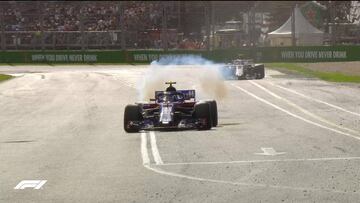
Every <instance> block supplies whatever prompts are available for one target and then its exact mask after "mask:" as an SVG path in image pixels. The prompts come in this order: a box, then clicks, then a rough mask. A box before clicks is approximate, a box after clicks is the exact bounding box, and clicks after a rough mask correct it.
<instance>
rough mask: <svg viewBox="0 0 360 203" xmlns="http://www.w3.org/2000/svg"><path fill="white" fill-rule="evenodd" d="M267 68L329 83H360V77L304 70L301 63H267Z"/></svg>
mask: <svg viewBox="0 0 360 203" xmlns="http://www.w3.org/2000/svg"><path fill="white" fill-rule="evenodd" d="M265 66H266V67H268V68H273V69H277V70H288V71H291V72H297V73H300V74H302V75H306V76H310V77H316V78H319V79H322V80H325V81H329V82H351V83H360V76H356V75H345V74H342V73H334V72H322V71H314V70H310V69H307V68H304V67H303V66H301V64H299V63H266V64H265Z"/></svg>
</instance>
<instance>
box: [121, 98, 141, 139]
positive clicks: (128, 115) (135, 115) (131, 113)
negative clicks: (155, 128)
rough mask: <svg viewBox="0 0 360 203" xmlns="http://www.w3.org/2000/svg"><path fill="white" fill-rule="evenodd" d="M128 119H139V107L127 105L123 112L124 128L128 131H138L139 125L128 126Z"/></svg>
mask: <svg viewBox="0 0 360 203" xmlns="http://www.w3.org/2000/svg"><path fill="white" fill-rule="evenodd" d="M130 121H141V114H140V107H139V106H138V105H130V104H129V105H127V106H126V107H125V112H124V130H125V131H126V132H128V133H136V132H139V130H140V127H138V126H130V125H129V122H130Z"/></svg>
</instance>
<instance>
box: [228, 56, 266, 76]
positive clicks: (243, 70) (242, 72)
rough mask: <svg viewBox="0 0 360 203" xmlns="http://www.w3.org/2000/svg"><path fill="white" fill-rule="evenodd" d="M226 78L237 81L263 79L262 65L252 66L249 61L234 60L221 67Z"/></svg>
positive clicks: (252, 63)
mask: <svg viewBox="0 0 360 203" xmlns="http://www.w3.org/2000/svg"><path fill="white" fill-rule="evenodd" d="M223 68H224V69H225V70H224V71H223V73H224V76H225V77H226V78H231V79H233V78H236V79H238V80H253V79H263V78H264V77H265V68H264V64H254V62H253V60H251V59H236V60H233V61H232V62H231V63H229V64H226V66H225V67H223Z"/></svg>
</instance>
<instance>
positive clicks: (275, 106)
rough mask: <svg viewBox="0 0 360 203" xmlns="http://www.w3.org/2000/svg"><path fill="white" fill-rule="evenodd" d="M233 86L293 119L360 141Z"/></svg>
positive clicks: (358, 138) (359, 138) (355, 137)
mask: <svg viewBox="0 0 360 203" xmlns="http://www.w3.org/2000/svg"><path fill="white" fill-rule="evenodd" d="M232 86H234V87H235V88H237V89H239V90H241V91H243V92H244V93H246V94H248V95H250V96H252V97H254V98H255V99H257V100H259V101H261V102H263V103H265V104H267V105H270V106H272V107H274V108H276V109H278V110H280V111H282V112H284V113H286V114H289V115H290V116H292V117H295V118H298V119H300V120H302V121H304V122H306V123H309V124H312V125H315V126H317V127H320V128H323V129H327V130H330V131H332V132H336V133H339V134H341V135H345V136H348V137H351V138H354V139H357V140H360V137H357V136H354V135H351V134H349V133H345V132H342V131H339V130H336V129H333V128H329V127H326V126H324V125H321V124H319V123H316V122H313V121H310V120H308V119H306V118H303V117H301V116H299V115H296V114H293V113H291V112H289V111H287V110H285V109H283V108H281V107H279V106H277V105H275V104H273V103H271V102H269V101H267V100H265V99H263V98H261V97H258V96H256V95H255V94H252V93H251V92H249V91H247V90H245V89H243V88H241V87H239V86H236V85H234V84H232Z"/></svg>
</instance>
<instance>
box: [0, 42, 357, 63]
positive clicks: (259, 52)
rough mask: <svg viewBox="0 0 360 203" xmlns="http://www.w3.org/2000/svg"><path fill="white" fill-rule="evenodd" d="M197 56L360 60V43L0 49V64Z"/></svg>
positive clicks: (138, 60)
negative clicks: (217, 47) (213, 47)
mask: <svg viewBox="0 0 360 203" xmlns="http://www.w3.org/2000/svg"><path fill="white" fill-rule="evenodd" d="M188 54H193V55H199V56H202V57H204V58H207V59H209V60H212V61H215V62H228V61H230V60H231V59H234V58H238V57H243V58H252V59H254V60H255V61H257V62H325V61H360V46H307V47H257V48H241V49H223V50H213V51H188V50H187V51H183V50H174V51H167V52H164V51H159V50H134V51H117V50H115V51H114V50H109V51H104V50H91V51H52V50H45V51H2V52H0V63H10V64H12V63H14V64H16V63H22V64H32V63H33V64H39V63H50V64H56V63H61V64H64V63H71V64H73V63H79V64H81V63H86V64H89V63H90V64H91V63H103V64H106V63H113V64H114V63H115V64H116V63H130V64H131V63H149V62H151V61H153V60H157V59H158V58H159V57H161V56H164V55H188Z"/></svg>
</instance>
